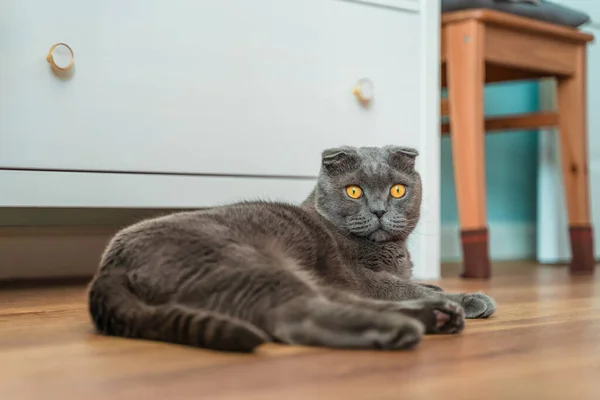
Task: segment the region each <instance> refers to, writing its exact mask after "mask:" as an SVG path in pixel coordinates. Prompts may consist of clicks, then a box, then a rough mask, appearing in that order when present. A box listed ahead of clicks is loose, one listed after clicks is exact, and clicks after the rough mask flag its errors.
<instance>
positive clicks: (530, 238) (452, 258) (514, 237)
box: [441, 222, 536, 262]
mask: <svg viewBox="0 0 600 400" xmlns="http://www.w3.org/2000/svg"><path fill="white" fill-rule="evenodd" d="M441 229H442V237H441V247H442V249H441V256H442V261H444V262H456V261H460V260H461V259H462V250H461V248H460V238H459V227H458V225H457V224H442V228H441ZM489 229H490V257H491V258H492V260H494V261H505V260H534V259H535V252H536V226H535V224H534V223H522V222H510V223H492V224H490V227H489Z"/></svg>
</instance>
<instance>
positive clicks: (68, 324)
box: [0, 263, 600, 400]
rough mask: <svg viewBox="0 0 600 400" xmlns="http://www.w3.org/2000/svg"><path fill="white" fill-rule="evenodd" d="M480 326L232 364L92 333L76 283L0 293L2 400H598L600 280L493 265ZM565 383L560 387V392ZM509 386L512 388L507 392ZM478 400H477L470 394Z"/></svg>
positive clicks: (459, 284)
mask: <svg viewBox="0 0 600 400" xmlns="http://www.w3.org/2000/svg"><path fill="white" fill-rule="evenodd" d="M459 269H460V266H459V265H451V266H445V267H444V268H443V274H444V276H445V278H443V279H442V280H441V281H439V282H432V283H434V284H439V285H441V286H443V287H444V288H445V289H447V290H449V291H454V292H458V291H469V292H473V291H479V290H481V291H484V292H486V293H489V294H490V295H492V296H493V297H494V298H495V299H496V300H497V302H498V312H497V314H496V315H494V316H493V317H491V318H489V319H487V320H468V321H467V326H466V329H465V331H464V332H463V333H462V334H460V335H456V336H427V337H426V338H425V340H424V341H423V342H422V343H421V344H420V346H419V347H418V348H417V349H415V350H413V351H408V352H376V351H341V350H336V351H334V350H325V349H316V348H301V347H288V346H276V345H267V346H264V347H261V348H260V349H259V351H258V352H257V353H256V354H250V355H236V354H224V353H217V352H211V351H204V350H199V349H195V348H190V347H183V346H176V345H169V344H164V343H156V342H149V341H135V340H125V339H120V338H111V337H103V336H98V335H96V334H95V333H93V331H92V329H91V324H90V321H89V319H88V316H87V311H86V304H85V287H84V286H56V287H49V288H35V289H18V290H17V289H14V290H13V289H9V288H6V287H3V290H2V291H0V351H1V352H2V356H1V357H0V393H2V398H3V399H7V400H9V399H10V400H12V399H15V400H17V399H18V400H29V399H32V400H33V399H36V400H37V399H44V400H48V399H60V400H71V399H77V400H80V399H86V400H96V399H98V400H105V399H107V398H108V399H111V400H120V399H132V398H134V397H140V398H146V399H170V398H172V399H198V398H203V399H218V400H223V399H228V400H229V399H236V400H239V399H243V400H255V399H256V400H275V399H277V400H280V399H286V400H295V399H313V398H322V399H337V398H343V399H348V400H354V399H382V400H386V399H390V400H391V399H394V400H397V399H400V398H401V399H403V400H413V399H437V398H445V399H449V400H452V399H471V398H485V399H486V400H504V399H524V398H528V399H570V398H573V399H578V400H587V399H590V400H591V399H598V398H600V385H598V369H597V367H598V359H599V358H600V308H599V305H600V275H596V277H570V276H569V274H568V271H567V268H565V267H555V266H552V267H548V266H546V267H542V266H536V265H533V264H527V263H497V264H496V265H494V271H495V275H494V277H493V278H492V279H491V280H490V281H477V280H462V279H459V278H454V277H455V276H456V274H457V272H458V271H459ZM565 382H569V384H568V385H567V384H565ZM508 383H509V384H508ZM475 395H477V397H476V396H475Z"/></svg>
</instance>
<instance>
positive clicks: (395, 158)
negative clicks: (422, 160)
mask: <svg viewBox="0 0 600 400" xmlns="http://www.w3.org/2000/svg"><path fill="white" fill-rule="evenodd" d="M386 150H387V151H388V154H389V163H390V165H391V166H392V167H393V168H396V169H398V170H401V171H414V169H415V160H416V158H417V156H418V155H419V152H418V151H417V150H416V149H413V148H412V147H401V146H387V147H386Z"/></svg>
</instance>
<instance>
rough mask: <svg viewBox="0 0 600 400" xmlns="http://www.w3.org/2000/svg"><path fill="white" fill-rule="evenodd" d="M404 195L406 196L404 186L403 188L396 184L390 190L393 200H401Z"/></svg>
mask: <svg viewBox="0 0 600 400" xmlns="http://www.w3.org/2000/svg"><path fill="white" fill-rule="evenodd" d="M405 194H406V186H404V185H401V184H399V183H397V184H395V185H394V186H392V187H391V188H390V195H391V196H392V197H393V198H395V199H399V198H402V197H404V195H405Z"/></svg>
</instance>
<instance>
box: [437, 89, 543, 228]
mask: <svg viewBox="0 0 600 400" xmlns="http://www.w3.org/2000/svg"><path fill="white" fill-rule="evenodd" d="M538 105H539V98H538V84H537V82H518V83H510V84H504V85H493V86H490V87H488V88H486V92H485V112H486V115H495V114H515V113H523V112H532V111H537V110H538ZM485 147H486V149H485V150H486V180H487V187H486V191H487V207H488V220H489V222H490V227H491V229H492V231H493V227H494V223H511V222H516V223H531V224H535V221H536V190H537V189H536V185H537V132H536V131H527V132H507V133H493V134H488V135H487V136H486V141H485ZM453 174H454V172H453V169H452V154H451V148H450V140H449V138H447V137H446V138H444V139H442V176H441V179H442V224H456V223H457V221H458V216H457V212H456V197H455V188H454V175H453Z"/></svg>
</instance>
